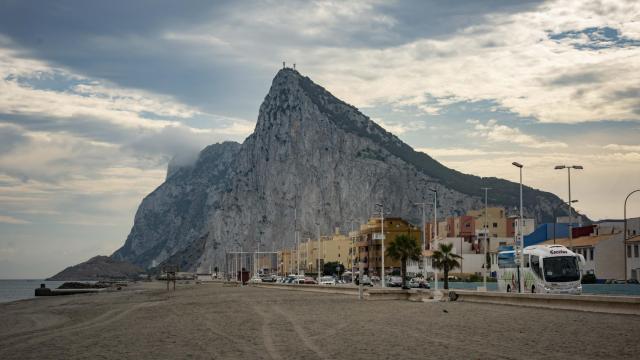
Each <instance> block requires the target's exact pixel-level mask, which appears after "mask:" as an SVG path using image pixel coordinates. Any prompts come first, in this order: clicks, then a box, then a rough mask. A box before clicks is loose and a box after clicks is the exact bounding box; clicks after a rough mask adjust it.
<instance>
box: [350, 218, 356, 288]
mask: <svg viewBox="0 0 640 360" xmlns="http://www.w3.org/2000/svg"><path fill="white" fill-rule="evenodd" d="M356 221H357V220H356V219H351V220H349V222H350V223H351V233H349V236H351V283H352V284H355V283H356V249H357V248H356V237H355V236H352V235H353V232H354V231H353V224H354V223H355V222H356Z"/></svg>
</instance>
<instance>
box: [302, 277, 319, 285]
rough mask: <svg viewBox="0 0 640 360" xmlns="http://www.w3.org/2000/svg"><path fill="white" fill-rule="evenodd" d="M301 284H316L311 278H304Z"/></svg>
mask: <svg viewBox="0 0 640 360" xmlns="http://www.w3.org/2000/svg"><path fill="white" fill-rule="evenodd" d="M302 281H303V282H302V283H301V284H317V283H318V282H317V281H316V280H315V279H314V278H312V277H305V278H304V280H302Z"/></svg>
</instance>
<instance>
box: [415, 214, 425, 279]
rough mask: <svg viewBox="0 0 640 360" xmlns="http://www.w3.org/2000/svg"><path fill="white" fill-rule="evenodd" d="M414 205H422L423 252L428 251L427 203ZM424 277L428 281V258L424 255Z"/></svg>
mask: <svg viewBox="0 0 640 360" xmlns="http://www.w3.org/2000/svg"><path fill="white" fill-rule="evenodd" d="M414 205H416V206H418V205H422V250H423V251H427V220H426V218H425V213H426V206H427V203H425V202H421V203H415V204H414ZM422 275H423V276H424V278H425V280H426V279H427V257H426V256H425V255H422Z"/></svg>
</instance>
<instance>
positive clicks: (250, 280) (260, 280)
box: [249, 276, 262, 283]
mask: <svg viewBox="0 0 640 360" xmlns="http://www.w3.org/2000/svg"><path fill="white" fill-rule="evenodd" d="M249 282H250V283H261V282H262V279H261V278H260V277H259V276H254V277H252V278H251V279H249Z"/></svg>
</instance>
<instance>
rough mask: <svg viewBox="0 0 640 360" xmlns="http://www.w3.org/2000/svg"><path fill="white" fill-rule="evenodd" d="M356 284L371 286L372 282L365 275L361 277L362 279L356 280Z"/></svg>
mask: <svg viewBox="0 0 640 360" xmlns="http://www.w3.org/2000/svg"><path fill="white" fill-rule="evenodd" d="M356 284H362V286H373V281H371V278H370V277H369V276H367V275H362V278H356Z"/></svg>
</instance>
